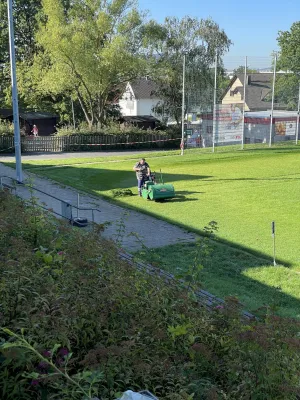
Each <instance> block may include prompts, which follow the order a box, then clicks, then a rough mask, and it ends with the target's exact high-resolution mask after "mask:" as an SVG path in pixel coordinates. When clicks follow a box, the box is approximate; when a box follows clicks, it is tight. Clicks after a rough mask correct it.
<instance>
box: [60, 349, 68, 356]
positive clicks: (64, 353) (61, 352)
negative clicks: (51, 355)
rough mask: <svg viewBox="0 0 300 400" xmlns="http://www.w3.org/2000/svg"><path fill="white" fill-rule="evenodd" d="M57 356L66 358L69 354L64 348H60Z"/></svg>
mask: <svg viewBox="0 0 300 400" xmlns="http://www.w3.org/2000/svg"><path fill="white" fill-rule="evenodd" d="M58 354H59V355H60V356H63V357H64V356H67V355H68V354H69V350H68V349H67V348H66V347H62V348H61V349H60V350H59V352H58Z"/></svg>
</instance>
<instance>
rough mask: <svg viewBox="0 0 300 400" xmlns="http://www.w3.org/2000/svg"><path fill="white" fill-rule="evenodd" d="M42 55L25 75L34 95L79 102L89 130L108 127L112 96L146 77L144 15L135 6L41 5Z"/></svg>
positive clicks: (88, 1) (93, 1)
mask: <svg viewBox="0 0 300 400" xmlns="http://www.w3.org/2000/svg"><path fill="white" fill-rule="evenodd" d="M42 6H43V15H44V16H43V19H42V22H41V23H40V26H39V30H38V33H37V35H36V40H37V44H38V46H39V49H40V50H39V52H38V53H37V55H36V56H35V58H34V63H33V66H32V67H30V68H29V69H28V71H27V73H25V74H24V75H25V76H26V79H27V80H28V81H30V84H31V85H32V88H33V90H34V92H35V93H42V94H48V95H51V96H57V95H60V94H63V93H67V94H68V95H71V96H73V97H74V98H76V99H78V102H79V104H80V106H81V108H82V111H83V113H84V116H85V119H86V121H87V122H88V124H89V125H90V126H91V125H93V124H96V123H100V124H102V123H104V122H105V121H106V108H107V106H108V108H109V109H111V104H110V95H111V93H112V92H115V91H116V90H118V88H120V87H121V86H122V85H123V84H124V83H125V82H127V81H128V80H131V79H133V78H135V77H136V76H138V75H139V74H141V73H143V70H144V66H145V61H144V60H143V59H142V57H140V56H139V53H138V50H139V47H140V43H141V38H142V36H141V27H142V23H143V15H141V13H140V12H139V11H138V10H137V9H136V8H135V6H134V2H133V1H132V0H108V1H105V2H99V0H84V1H82V0H74V1H72V2H70V4H69V7H68V8H67V9H66V7H65V4H64V3H63V2H62V0H57V1H55V2H53V1H52V0H42Z"/></svg>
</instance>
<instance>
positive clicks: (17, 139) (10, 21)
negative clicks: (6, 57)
mask: <svg viewBox="0 0 300 400" xmlns="http://www.w3.org/2000/svg"><path fill="white" fill-rule="evenodd" d="M7 15H8V30H9V52H10V69H11V87H12V101H13V114H14V144H15V156H16V174H17V181H18V182H19V183H23V173H22V161H21V137H20V122H19V104H18V89H17V74H16V54H15V38H14V21H13V9H12V0H7Z"/></svg>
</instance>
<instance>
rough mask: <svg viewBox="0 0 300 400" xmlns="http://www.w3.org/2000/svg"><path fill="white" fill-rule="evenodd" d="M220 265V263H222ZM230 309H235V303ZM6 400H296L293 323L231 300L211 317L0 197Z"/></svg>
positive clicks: (297, 341) (100, 248) (104, 250)
mask: <svg viewBox="0 0 300 400" xmlns="http://www.w3.org/2000/svg"><path fill="white" fill-rule="evenodd" d="M220 267H221V266H220ZM233 305H234V306H233ZM0 326H1V328H2V329H1V333H0V391H2V393H1V396H0V397H1V399H3V400H12V399H14V400H15V399H18V400H25V399H26V400H27V399H55V398H56V399H57V398H58V399H60V400H71V399H91V398H93V397H96V396H97V397H98V398H101V399H102V400H112V399H116V398H117V397H118V396H119V394H120V393H121V392H123V391H124V390H127V389H132V390H139V389H142V388H143V389H145V388H147V389H149V390H150V391H152V392H153V393H155V394H156V395H157V396H158V397H159V398H160V399H172V400H174V399H175V400H184V399H186V400H188V399H192V398H193V399H196V400H200V399H211V400H212V399H236V400H240V399H296V398H297V395H299V369H300V357H299V348H300V337H299V332H300V324H299V321H298V322H297V321H291V320H288V319H281V318H279V317H274V316H272V315H267V316H266V320H265V321H262V322H259V321H244V320H242V319H241V315H240V310H239V308H238V307H237V305H236V300H235V299H228V300H227V302H226V303H225V305H224V306H220V307H217V308H215V309H214V310H211V311H207V310H206V309H204V308H200V307H199V306H198V304H197V303H196V301H195V300H194V296H192V295H191V294H190V293H189V292H187V290H186V289H184V288H180V287H179V286H178V287H177V286H173V285H168V284H166V282H165V281H164V280H163V279H162V278H161V277H160V276H159V275H149V274H147V273H144V272H141V271H139V270H138V269H135V268H133V267H132V266H130V265H128V264H127V263H125V262H123V261H121V260H120V258H119V256H118V252H117V249H116V247H115V246H114V244H113V243H111V242H108V241H106V240H104V239H102V238H101V237H100V235H99V232H97V231H95V232H82V231H80V230H78V229H72V228H70V227H69V226H67V225H66V224H64V223H62V222H59V221H56V220H54V219H51V218H49V217H48V216H47V215H45V214H44V213H42V212H40V211H39V209H37V208H36V207H35V206H34V202H33V206H28V205H26V204H25V203H24V202H21V201H20V200H17V199H15V198H14V197H12V196H11V195H10V194H9V193H7V192H0Z"/></svg>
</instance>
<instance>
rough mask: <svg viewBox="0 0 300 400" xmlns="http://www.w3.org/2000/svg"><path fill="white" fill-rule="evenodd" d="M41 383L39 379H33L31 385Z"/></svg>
mask: <svg viewBox="0 0 300 400" xmlns="http://www.w3.org/2000/svg"><path fill="white" fill-rule="evenodd" d="M38 384H39V381H38V380H37V379H33V380H32V381H31V385H32V386H37V385H38Z"/></svg>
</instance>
